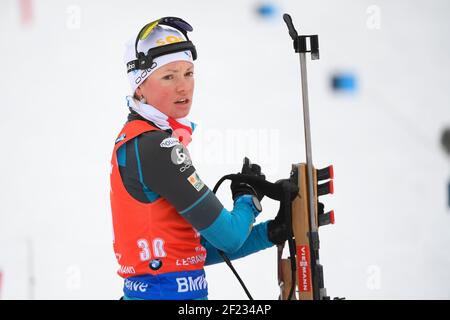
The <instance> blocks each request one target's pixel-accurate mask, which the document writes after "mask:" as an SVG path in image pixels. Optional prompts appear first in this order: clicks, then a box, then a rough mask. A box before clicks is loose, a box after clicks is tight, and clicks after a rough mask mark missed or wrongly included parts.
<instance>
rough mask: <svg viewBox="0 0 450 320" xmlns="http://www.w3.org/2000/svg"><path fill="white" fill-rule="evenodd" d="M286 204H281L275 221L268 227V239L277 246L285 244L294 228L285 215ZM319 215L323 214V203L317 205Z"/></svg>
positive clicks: (271, 221)
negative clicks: (291, 229) (290, 229)
mask: <svg viewBox="0 0 450 320" xmlns="http://www.w3.org/2000/svg"><path fill="white" fill-rule="evenodd" d="M284 210H285V204H284V203H283V202H281V203H280V210H278V213H277V216H276V217H275V219H274V220H270V221H269V223H268V225H267V237H268V238H269V241H270V242H272V243H273V244H276V245H281V244H283V243H284V242H285V241H286V240H287V239H288V237H289V228H292V223H291V221H287V218H286V216H285V213H284ZM317 210H318V214H319V215H320V214H323V212H324V205H323V203H321V202H318V203H317Z"/></svg>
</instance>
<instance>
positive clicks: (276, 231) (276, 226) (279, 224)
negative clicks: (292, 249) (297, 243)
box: [267, 203, 292, 245]
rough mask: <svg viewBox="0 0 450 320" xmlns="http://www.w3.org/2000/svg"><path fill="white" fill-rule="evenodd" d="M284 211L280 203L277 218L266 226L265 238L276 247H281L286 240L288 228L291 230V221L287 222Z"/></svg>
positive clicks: (283, 206)
mask: <svg viewBox="0 0 450 320" xmlns="http://www.w3.org/2000/svg"><path fill="white" fill-rule="evenodd" d="M284 210H285V205H284V204H283V203H280V210H278V213H277V216H276V217H275V219H274V220H270V221H269V223H268V224H267V237H268V239H269V241H270V242H272V243H273V244H276V245H281V244H283V243H284V242H285V241H286V240H287V239H288V237H289V228H292V226H291V225H292V224H291V221H287V218H286V217H285V213H284Z"/></svg>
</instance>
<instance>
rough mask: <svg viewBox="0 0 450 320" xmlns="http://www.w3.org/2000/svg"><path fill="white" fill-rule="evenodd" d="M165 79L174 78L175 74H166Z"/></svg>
mask: <svg viewBox="0 0 450 320" xmlns="http://www.w3.org/2000/svg"><path fill="white" fill-rule="evenodd" d="M163 79H164V80H172V79H173V75H171V74H169V75H167V76H165V77H164V78H163Z"/></svg>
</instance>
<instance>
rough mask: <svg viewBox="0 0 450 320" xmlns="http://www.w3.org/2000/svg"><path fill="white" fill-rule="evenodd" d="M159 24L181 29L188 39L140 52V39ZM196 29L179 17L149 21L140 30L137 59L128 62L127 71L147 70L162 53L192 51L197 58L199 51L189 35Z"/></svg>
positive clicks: (135, 47)
mask: <svg viewBox="0 0 450 320" xmlns="http://www.w3.org/2000/svg"><path fill="white" fill-rule="evenodd" d="M159 25H164V26H168V27H171V28H174V29H176V30H178V31H180V32H181V33H182V34H183V35H184V36H185V37H186V39H187V40H186V41H180V42H176V43H170V44H165V45H162V46H159V47H156V48H151V49H149V50H148V51H147V53H144V52H138V51H137V46H138V43H139V41H140V40H141V41H142V40H145V39H147V38H148V37H149V36H150V35H151V34H152V32H153V31H154V30H155V28H156V27H157V26H159ZM192 30H194V29H193V28H192V26H191V25H190V24H189V23H187V22H186V21H184V20H183V19H181V18H177V17H164V18H161V19H158V20H155V21H152V22H150V23H147V24H146V25H145V26H144V27H143V28H142V29H141V31H139V33H138V35H137V37H136V42H135V45H134V49H135V52H136V58H137V59H136V60H132V61H130V62H128V63H127V69H128V71H127V72H131V71H134V70H145V69H148V68H150V67H151V66H152V64H153V60H154V59H155V58H157V57H160V56H162V55H166V54H170V53H175V52H182V51H190V52H191V53H192V59H193V60H195V59H197V51H196V50H195V46H194V44H193V43H192V42H191V41H190V40H189V37H188V35H187V33H188V32H190V31H192Z"/></svg>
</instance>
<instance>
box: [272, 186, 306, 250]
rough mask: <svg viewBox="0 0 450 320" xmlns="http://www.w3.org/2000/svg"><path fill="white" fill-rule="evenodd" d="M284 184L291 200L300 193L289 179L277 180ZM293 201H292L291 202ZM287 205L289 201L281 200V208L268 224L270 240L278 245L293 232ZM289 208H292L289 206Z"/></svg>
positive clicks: (284, 188)
mask: <svg viewBox="0 0 450 320" xmlns="http://www.w3.org/2000/svg"><path fill="white" fill-rule="evenodd" d="M276 183H277V184H281V185H283V190H284V191H285V192H289V193H290V197H289V201H293V200H294V199H295V197H296V196H297V194H298V191H299V190H298V187H297V186H296V185H295V184H293V183H292V182H291V181H290V180H289V179H282V180H278V181H277V182H276ZM291 203H292V202H291ZM286 206H289V203H286V201H280V209H279V210H278V213H277V215H276V217H275V219H274V220H270V221H269V223H268V225H267V237H268V239H269V241H270V242H272V243H273V244H276V245H281V244H283V243H284V242H285V241H286V240H288V238H289V234H290V233H291V231H290V230H291V228H292V221H290V219H289V216H290V214H289V213H288V212H286V211H285V210H286ZM287 209H288V210H290V209H291V208H290V207H288V208H287Z"/></svg>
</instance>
